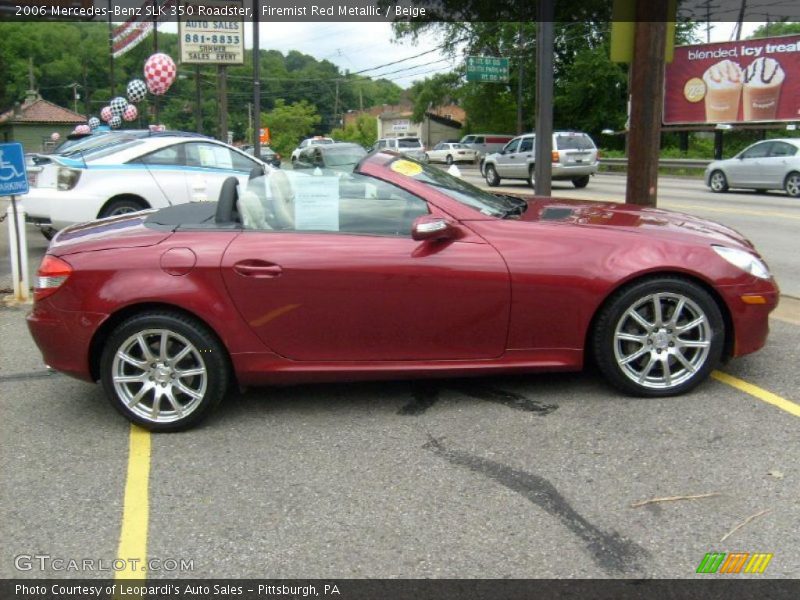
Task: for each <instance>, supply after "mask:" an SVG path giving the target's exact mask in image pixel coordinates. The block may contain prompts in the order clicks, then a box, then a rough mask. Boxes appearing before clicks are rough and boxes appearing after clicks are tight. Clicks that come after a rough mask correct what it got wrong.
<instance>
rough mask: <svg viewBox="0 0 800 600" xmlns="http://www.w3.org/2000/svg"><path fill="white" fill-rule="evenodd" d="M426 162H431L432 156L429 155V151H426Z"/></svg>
mask: <svg viewBox="0 0 800 600" xmlns="http://www.w3.org/2000/svg"><path fill="white" fill-rule="evenodd" d="M425 162H426V163H429V162H431V157H430V155H429V154H428V153H427V152H426V153H425Z"/></svg>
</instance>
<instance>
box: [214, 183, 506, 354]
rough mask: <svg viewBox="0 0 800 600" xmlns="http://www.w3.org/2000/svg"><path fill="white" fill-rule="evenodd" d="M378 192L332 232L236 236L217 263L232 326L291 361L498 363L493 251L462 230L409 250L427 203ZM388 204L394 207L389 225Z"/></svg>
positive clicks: (501, 283)
mask: <svg viewBox="0 0 800 600" xmlns="http://www.w3.org/2000/svg"><path fill="white" fill-rule="evenodd" d="M378 183H379V185H382V186H389V187H391V188H393V189H394V191H392V192H391V195H390V194H389V193H379V194H378V196H382V197H381V198H380V199H377V198H375V199H373V200H372V201H370V200H369V199H367V200H365V199H364V198H361V199H359V200H358V203H357V207H356V208H355V210H353V211H350V212H349V213H347V214H345V212H347V211H346V209H345V208H342V209H341V210H342V216H341V220H340V222H339V226H338V228H337V230H336V231H328V232H320V231H264V230H260V231H259V230H246V231H244V232H242V233H241V234H240V235H239V236H238V237H237V238H236V239H235V240H234V241H233V242H232V243H231V244H230V246H229V247H228V249H227V250H226V252H225V255H224V257H223V260H222V271H223V277H224V280H225V284H226V286H227V288H228V291H229V293H230V295H231V297H232V299H233V302H234V304H235V305H236V307H237V308H238V310H239V312H240V313H241V315H242V317H243V318H244V319H245V321H246V322H247V323H248V324H249V325H250V327H252V328H253V331H254V332H255V333H256V334H257V335H258V336H259V337H260V338H261V340H262V341H263V342H264V343H265V344H266V346H267V347H268V348H270V350H272V351H273V352H276V353H277V354H280V355H282V356H284V357H286V358H290V359H293V360H298V361H388V360H445V359H475V358H492V357H496V356H499V355H501V354H502V353H503V352H504V351H505V348H506V339H507V333H508V320H509V306H510V283H509V275H508V271H507V269H506V266H505V262H504V261H503V259H502V258H501V257H500V255H499V254H498V252H497V251H496V250H495V249H494V248H493V247H492V246H491V245H489V244H488V243H486V242H484V241H483V239H482V238H480V237H478V236H477V235H476V234H474V233H471V232H469V231H468V230H464V236H465V237H463V238H462V239H460V240H458V241H449V242H418V241H414V240H413V239H411V235H410V226H411V222H412V221H413V217H414V216H415V215H418V214H419V213H420V211H422V212H424V213H427V212H428V207H427V205H426V204H425V203H424V202H423V201H422V200H420V199H419V198H417V197H416V196H411V195H410V194H407V193H405V192H404V191H403V190H400V188H395V187H394V186H390V184H385V183H383V182H378ZM401 192H402V194H400V193H401ZM390 196H391V197H390ZM409 197H410V198H413V201H414V202H416V203H418V204H417V205H416V208H414V207H413V206H412V210H411V217H409V206H410V204H409V203H410V202H411V201H410V200H409ZM392 198H399V199H400V200H402V202H403V206H404V209H403V211H402V213H401V216H402V219H403V223H402V224H400V225H399V226H398V225H395V224H392V222H391V219H392V217H391V214H392V211H391V206H392ZM400 200H398V201H400ZM345 204H346V202H345V201H344V200H342V207H344V206H345ZM373 205H374V206H375V207H377V208H375V209H374V212H375V214H374V215H373V217H374V218H372V219H371V220H370V219H369V217H370V214H371V211H372V210H373V208H372V206H373ZM414 211H416V213H415V212H414ZM378 213H380V214H378ZM365 219H367V220H366V221H365ZM364 223H367V224H366V225H364ZM387 227H388V229H387ZM373 229H374V230H373ZM393 229H394V231H392V230H393Z"/></svg>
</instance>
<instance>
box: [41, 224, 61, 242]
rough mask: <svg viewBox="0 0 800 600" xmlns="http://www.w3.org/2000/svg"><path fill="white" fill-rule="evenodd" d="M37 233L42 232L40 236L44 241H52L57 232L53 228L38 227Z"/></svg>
mask: <svg viewBox="0 0 800 600" xmlns="http://www.w3.org/2000/svg"><path fill="white" fill-rule="evenodd" d="M39 231H41V232H42V235H43V236H44V238H45V239H46V240H52V239H53V238H54V237H55V236H56V234H57V233H58V230H56V229H55V228H53V227H40V228H39Z"/></svg>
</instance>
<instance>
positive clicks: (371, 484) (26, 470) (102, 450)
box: [0, 307, 800, 579]
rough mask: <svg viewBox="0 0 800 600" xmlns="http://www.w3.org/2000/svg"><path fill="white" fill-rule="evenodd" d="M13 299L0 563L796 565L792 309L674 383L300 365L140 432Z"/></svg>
mask: <svg viewBox="0 0 800 600" xmlns="http://www.w3.org/2000/svg"><path fill="white" fill-rule="evenodd" d="M795 308H797V307H795ZM24 313H25V311H24V309H21V308H4V309H0V331H1V332H2V339H3V342H4V343H3V344H2V345H0V353H1V354H0V366H1V370H0V398H1V399H0V407H1V409H2V414H3V419H1V420H0V439H2V441H3V453H2V457H1V458H0V489H2V492H0V493H1V494H2V502H0V511H1V512H2V514H0V536H1V537H2V539H3V541H4V543H3V550H2V560H0V577H3V578H12V577H22V578H28V577H106V578H107V577H109V572H108V571H106V572H102V571H97V570H96V569H97V568H99V566H100V565H101V564H102V563H101V562H100V561H102V560H103V559H104V560H105V561H106V568H108V566H107V565H108V563H110V562H111V561H113V560H114V559H115V558H120V557H123V558H132V557H134V556H136V557H143V556H145V555H146V557H147V559H148V560H153V559H155V560H156V561H157V562H156V563H155V566H152V568H151V571H150V572H148V573H146V574H141V573H140V574H138V575H137V574H134V575H133V576H142V575H146V576H147V577H148V578H153V579H158V578H161V577H226V578H227V577H254V576H265V575H266V576H269V577H276V578H283V577H287V578H295V577H296V578H308V577H319V578H328V577H337V578H350V577H353V578H361V577H372V578H375V577H387V578H393V577H402V578H428V577H433V578H461V577H466V578H473V577H488V578H501V577H515V578H517V577H518V578H539V577H576V578H590V577H620V576H623V577H670V578H683V577H691V576H693V575H694V573H695V570H696V568H697V566H698V564H699V563H700V561H701V560H702V559H703V557H704V555H705V554H706V553H707V552H712V551H721V552H733V551H743V552H751V553H755V552H765V553H772V554H774V558H773V559H772V561H771V562H770V564H769V567H768V569H767V570H766V572H765V573H764V574H763V575H762V577H775V578H777V577H797V576H798V574H800V558H798V557H799V556H800V552H799V551H800V538H798V536H797V522H798V516H800V515H799V514H798V513H799V512H800V485H799V484H798V481H800V469H798V462H797V451H798V449H800V442H798V438H797V426H798V423H800V421H798V418H800V392H798V390H800V385H798V383H799V381H800V380H799V378H798V375H797V374H796V372H795V370H794V369H795V367H796V365H797V364H798V360H799V359H800V325H798V324H797V323H791V322H789V321H788V320H781V321H779V320H777V319H773V322H772V325H773V332H772V336H771V338H770V341H769V345H768V347H767V348H766V349H765V350H764V351H762V352H760V353H758V354H755V355H752V356H750V357H746V358H743V359H739V360H736V361H734V362H732V363H730V364H729V365H727V366H726V367H725V368H724V370H723V371H724V373H726V374H728V375H729V376H732V377H734V378H735V379H731V380H730V381H731V383H732V384H733V385H731V383H725V382H723V381H720V380H718V379H716V380H711V381H709V382H707V383H706V384H704V385H702V386H701V387H700V388H699V389H697V390H696V391H695V392H693V393H691V394H689V395H687V396H683V397H679V398H673V399H664V400H641V399H634V398H626V397H622V396H619V395H618V394H617V393H615V392H614V391H612V390H611V389H610V388H608V387H606V385H605V384H603V383H602V381H601V380H600V378H599V377H598V376H597V375H595V374H593V373H592V372H588V373H584V374H578V375H573V374H568V375H535V376H534V375H532V376H525V377H498V378H488V379H478V380H469V379H459V380H447V381H433V382H418V383H413V382H386V383H369V384H350V385H315V386H300V387H291V388H273V389H258V390H251V391H248V392H246V393H244V394H240V393H231V394H230V395H229V396H228V398H227V399H226V402H225V403H224V404H223V405H222V406H221V408H220V410H218V411H217V413H215V415H214V416H213V417H212V418H211V419H210V420H209V421H208V422H207V423H206V424H204V425H203V426H201V427H200V428H198V429H195V430H192V431H189V432H187V433H182V434H164V435H150V434H147V433H143V432H141V430H134V431H133V432H132V430H131V428H130V426H129V425H128V424H127V422H126V421H124V420H123V419H122V418H121V417H119V415H118V414H117V413H116V412H115V411H114V410H113V409H112V408H111V406H110V405H109V404H108V403H107V401H106V400H105V398H104V396H103V393H102V391H101V389H100V387H99V386H93V385H90V384H85V383H82V382H79V381H76V380H71V379H69V378H67V377H64V376H60V375H50V374H48V373H47V372H46V371H45V370H44V368H43V365H42V364H41V361H40V358H39V354H38V352H37V350H36V348H35V347H34V345H33V342H32V341H31V339H30V338H29V336H28V334H27V331H26V328H25V324H24V319H23V317H24ZM718 377H719V378H724V379H726V380H727V379H728V378H727V377H725V375H718ZM745 383H746V384H752V385H753V386H757V387H756V388H753V389H751V388H747V387H746V385H745ZM734 386H739V387H734ZM740 388H745V389H746V390H747V391H743V390H742V389H740ZM767 392H770V393H772V394H773V395H774V396H769V395H766V393H767ZM776 398H777V400H776ZM765 399H766V400H767V401H765ZM770 401H771V402H776V403H777V404H779V406H778V405H775V404H771V403H769V402H770ZM781 401H782V402H781ZM129 448H130V449H131V450H132V452H130V453H129ZM129 454H130V456H129ZM126 490H127V491H126ZM704 494H713V495H711V496H708V497H704V498H697V499H683V500H676V501H672V502H657V503H651V504H647V505H645V506H641V507H632V506H631V505H632V504H633V503H636V502H641V501H645V500H649V499H654V498H662V497H672V496H687V495H704ZM763 511H768V512H763ZM759 513H762V514H760V515H759ZM753 515H759V516H757V517H755V518H753V519H752V520H750V521H749V522H747V523H746V524H745V525H744V526H742V527H741V528H739V529H737V530H736V531H734V532H733V533H732V534H731V535H730V536H729V537H728V538H727V539H726V540H725V541H724V542H723V541H721V540H722V538H723V537H724V536H725V535H726V534H728V533H729V532H731V531H732V530H734V529H735V528H736V527H737V526H738V525H740V524H742V523H743V522H745V521H746V520H747V519H748V518H749V517H751V516H753ZM41 555H46V556H49V557H51V558H50V559H48V562H47V564H46V565H45V567H46V568H44V569H41V568H40V567H41V564H40V563H41V561H40V562H35V561H34V562H33V563H32V564H31V562H30V561H29V562H25V559H24V558H23V559H22V562H20V559H19V557H20V556H23V557H26V556H41ZM57 558H61V559H63V560H65V561H68V560H70V559H72V560H82V559H93V560H95V561H98V562H96V563H95V567H94V569H95V570H90V571H88V572H86V571H77V572H76V571H66V570H59V569H58V568H57V567H58V564H57V563H55V562H54V560H55V559H57ZM181 560H183V561H184V565H183V568H177V569H172V570H163V569H164V568H165V567H163V566H162V570H160V571H159V570H157V569H158V568H159V565H167V566H170V567H173V566H174V565H175V563H173V562H169V561H181ZM187 561H188V562H187ZM64 564H68V563H64ZM178 565H180V563H178ZM26 566H27V567H30V568H29V569H28V570H20V567H22V569H25V567H26ZM61 568H62V569H63V565H62V567H61ZM740 576H741V577H747V576H746V575H740Z"/></svg>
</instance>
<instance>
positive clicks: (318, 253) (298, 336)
mask: <svg viewBox="0 0 800 600" xmlns="http://www.w3.org/2000/svg"><path fill="white" fill-rule="evenodd" d="M777 302H778V288H777V286H776V283H775V281H774V279H773V278H772V276H771V275H770V272H769V270H768V269H767V266H766V265H765V264H764V262H763V261H762V260H761V258H760V256H759V255H758V253H757V252H756V250H755V249H754V248H753V246H752V245H751V244H750V242H749V241H748V240H746V239H745V238H743V237H742V236H741V235H739V234H738V233H737V232H735V231H733V230H732V229H729V228H728V227H725V226H723V225H719V224H716V223H713V222H710V221H706V220H703V219H700V218H697V217H692V216H689V215H686V214H679V213H672V212H669V211H665V210H658V209H654V208H646V207H641V206H635V205H630V204H616V203H611V202H605V203H600V202H588V201H587V202H578V201H565V200H560V199H553V198H547V199H545V198H538V199H533V198H531V199H528V200H524V199H521V198H515V197H510V196H496V195H493V194H489V193H487V192H485V191H482V190H480V189H478V188H476V187H474V186H472V185H470V184H469V183H466V182H464V181H463V180H460V179H457V178H454V177H451V176H449V175H448V174H447V173H445V172H444V171H442V170H441V169H438V168H436V167H434V166H432V165H426V164H421V163H418V162H415V161H411V160H408V159H407V158H405V157H404V156H402V155H401V154H398V153H396V152H376V153H374V154H372V155H369V156H368V157H367V158H365V159H364V160H362V161H361V162H360V163H359V165H358V167H357V169H356V171H355V172H353V173H351V174H350V175H344V174H341V173H340V174H338V175H335V176H326V175H324V174H323V175H318V174H314V173H313V172H310V171H284V170H278V169H276V170H270V171H269V172H268V174H267V175H266V176H261V177H254V178H253V179H251V180H250V181H249V182H247V184H246V185H245V184H243V183H242V182H241V180H240V179H238V178H236V177H229V178H228V179H227V180H226V181H225V183H224V184H223V185H222V188H221V190H220V194H219V201H218V202H199V203H190V204H180V205H175V206H171V207H168V208H164V209H161V210H151V211H146V212H139V213H136V214H132V215H127V214H122V215H119V216H116V217H112V218H108V219H103V220H100V221H96V222H93V223H85V224H82V225H76V226H73V227H69V228H67V229H66V230H64V231H61V232H59V233H58V234H57V235H56V237H55V238H54V239H53V241H52V243H51V244H50V247H49V249H48V252H47V255H46V256H45V257H44V259H43V260H42V263H41V265H40V266H39V269H38V274H37V278H36V284H35V286H34V304H33V309H32V311H31V313H30V314H29V315H28V325H29V327H30V331H31V333H32V334H33V338H34V340H35V341H36V344H37V345H38V347H39V349H40V350H41V352H42V355H43V358H44V360H45V362H46V363H47V364H48V365H50V366H51V367H53V368H54V369H56V370H58V371H61V372H64V373H66V374H69V375H72V376H74V377H77V378H80V379H83V380H86V381H89V382H93V381H98V380H100V381H101V382H102V384H103V387H104V389H105V391H106V394H107V395H108V397H109V399H110V401H111V403H112V404H113V405H114V407H115V408H116V409H117V410H118V411H119V412H120V413H121V414H122V415H124V416H125V417H127V418H128V419H130V420H131V421H133V422H135V423H138V424H139V425H141V426H143V427H146V428H148V429H152V430H157V431H170V430H177V429H183V428H186V427H190V426H192V425H194V424H195V423H197V422H198V421H200V420H201V419H202V418H203V417H205V416H207V415H208V414H209V412H210V411H211V410H212V409H213V408H214V406H215V405H217V404H218V403H219V402H220V401H221V400H222V399H223V397H224V396H225V394H226V391H227V390H228V388H229V387H230V386H231V385H232V384H233V382H235V384H236V385H238V386H251V385H261V384H287V383H298V382H309V381H314V382H324V381H350V380H358V379H377V378H382V377H383V378H391V379H396V378H397V377H408V378H414V377H447V376H458V375H477V374H480V373H485V374H497V373H521V372H534V371H552V370H556V371H576V370H580V369H581V368H582V367H583V365H584V364H585V362H586V361H588V360H590V359H593V360H595V361H596V362H597V365H598V366H599V370H600V372H601V373H602V374H603V375H604V376H605V377H606V378H607V379H608V381H610V382H611V383H612V384H614V385H615V386H616V387H618V388H619V389H621V390H622V391H623V392H625V393H628V394H632V395H637V396H645V397H663V396H672V395H675V394H680V393H684V392H687V391H689V390H691V389H692V388H694V387H695V386H697V385H698V384H700V383H701V382H702V381H703V380H705V379H706V378H707V377H708V375H709V373H711V372H712V371H713V369H715V368H716V367H717V365H718V364H720V362H721V361H723V360H727V359H728V358H730V357H733V356H742V355H745V354H748V353H751V352H754V351H756V350H758V349H759V348H761V347H762V346H763V345H764V343H765V342H766V338H767V333H768V330H769V324H768V315H769V313H770V311H772V309H773V308H775V306H776V304H777ZM554 307H557V310H556V309H554Z"/></svg>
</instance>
